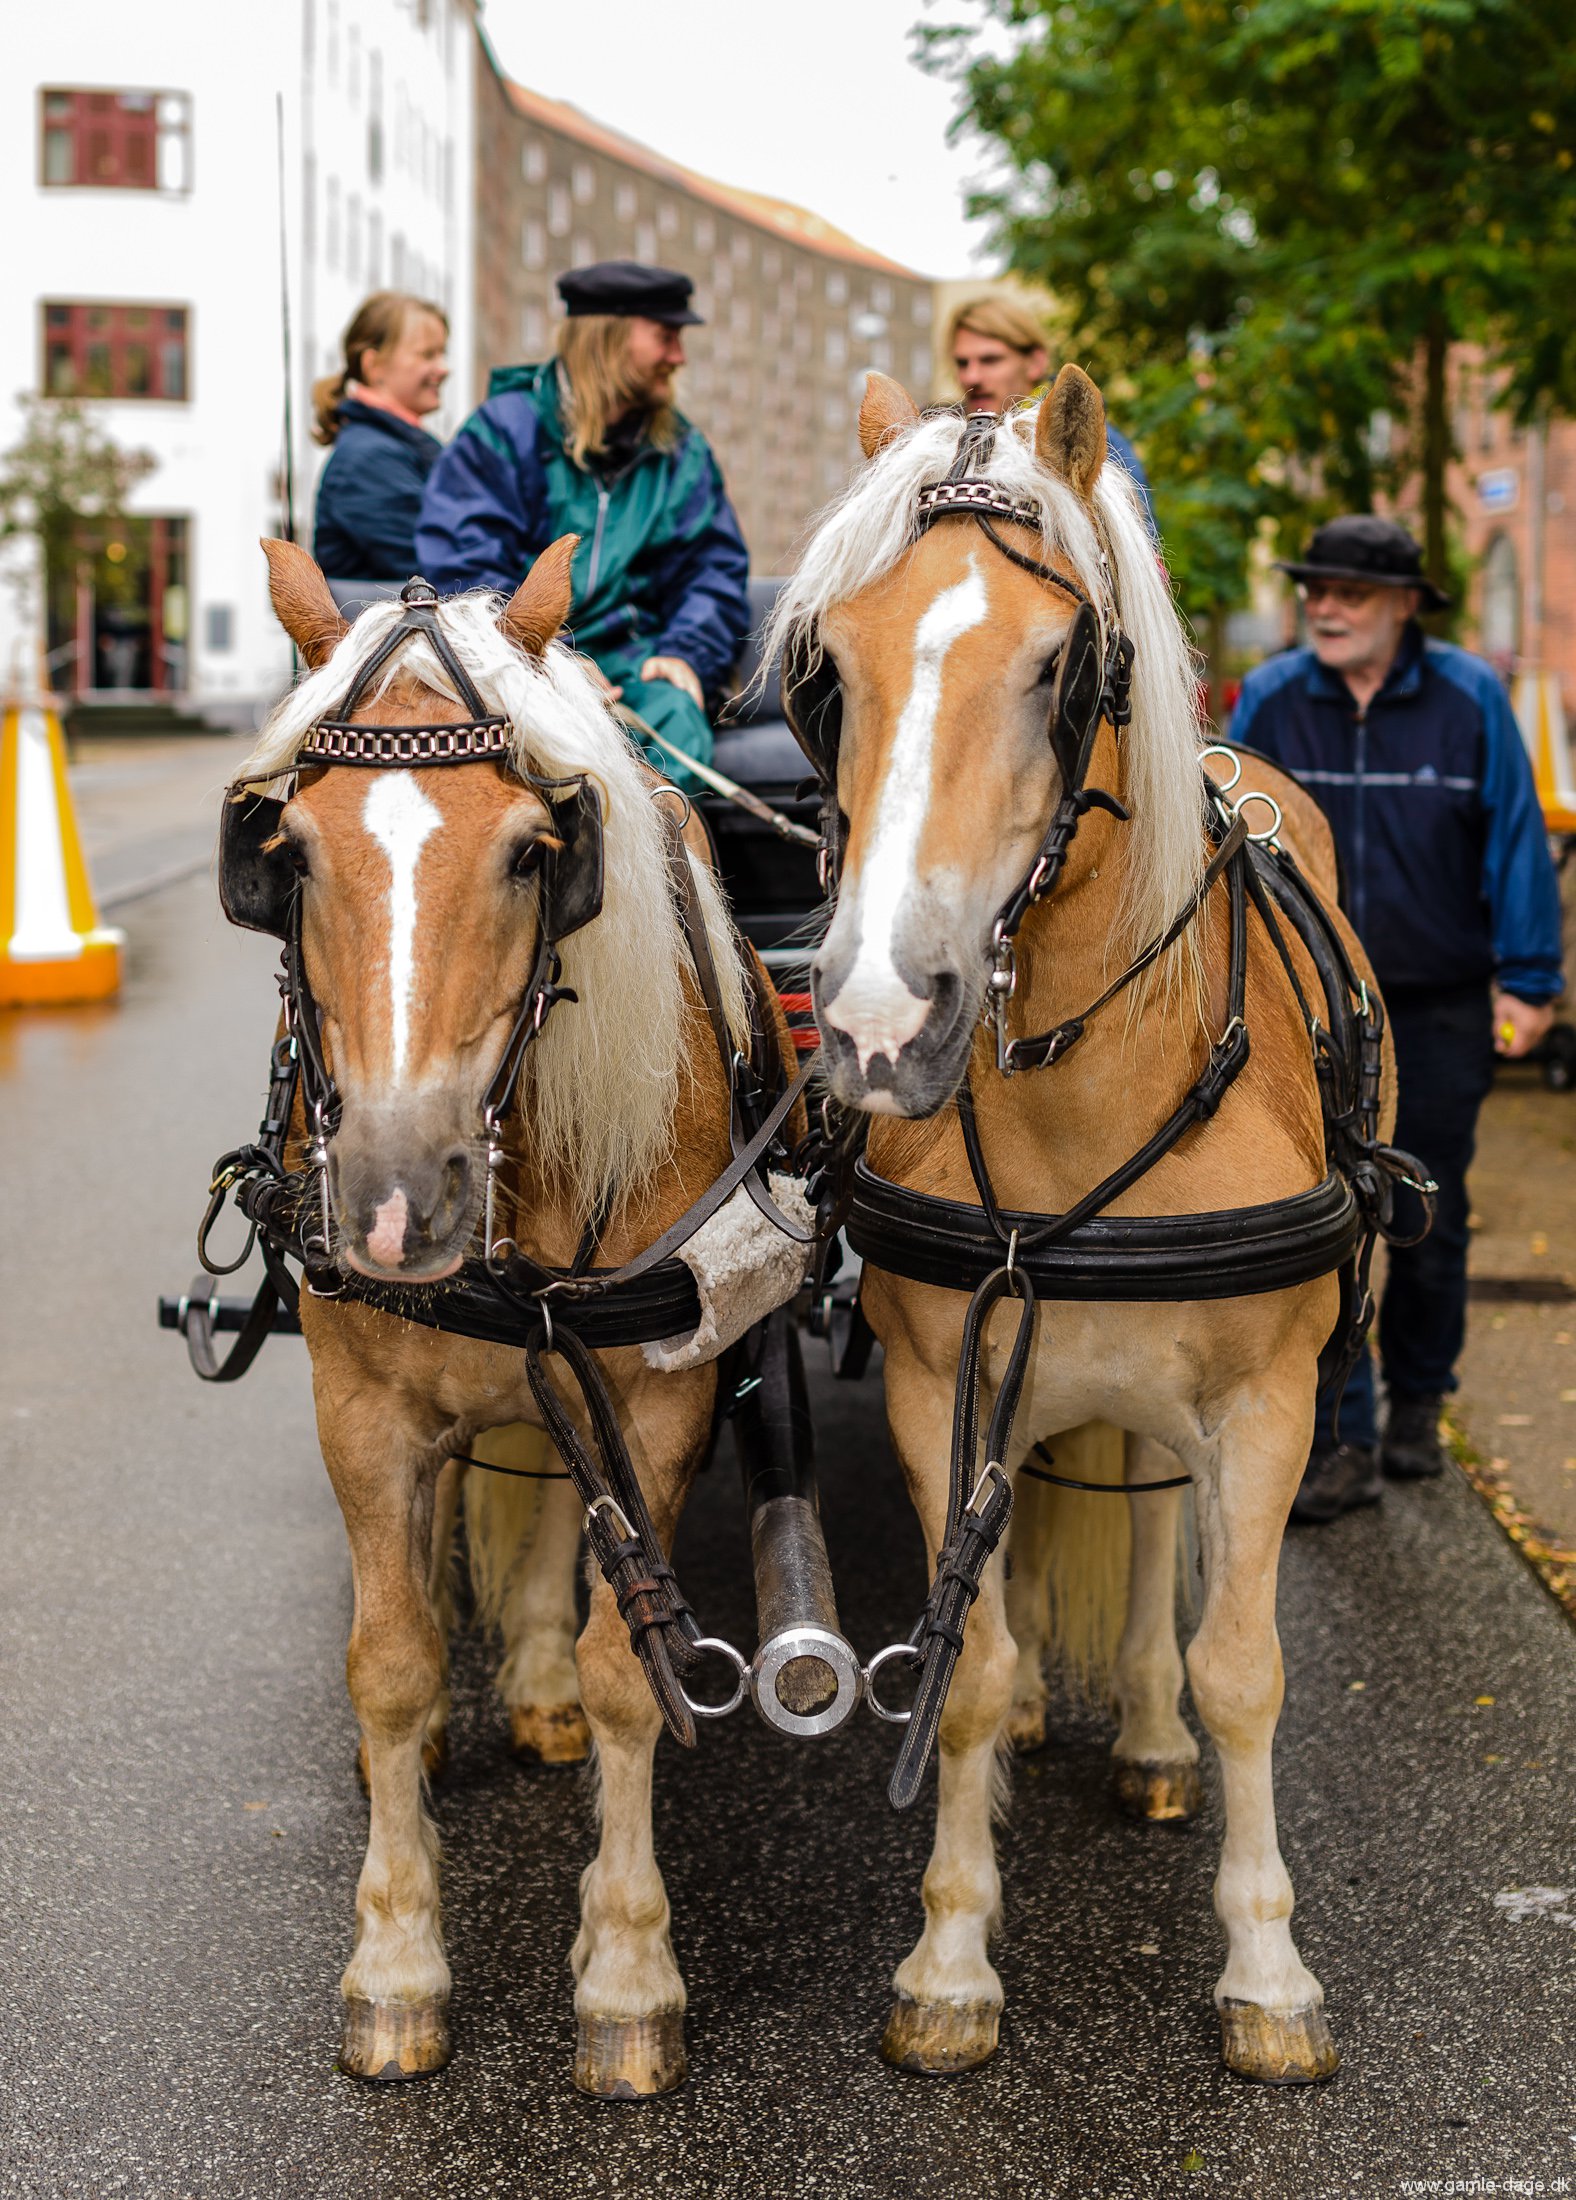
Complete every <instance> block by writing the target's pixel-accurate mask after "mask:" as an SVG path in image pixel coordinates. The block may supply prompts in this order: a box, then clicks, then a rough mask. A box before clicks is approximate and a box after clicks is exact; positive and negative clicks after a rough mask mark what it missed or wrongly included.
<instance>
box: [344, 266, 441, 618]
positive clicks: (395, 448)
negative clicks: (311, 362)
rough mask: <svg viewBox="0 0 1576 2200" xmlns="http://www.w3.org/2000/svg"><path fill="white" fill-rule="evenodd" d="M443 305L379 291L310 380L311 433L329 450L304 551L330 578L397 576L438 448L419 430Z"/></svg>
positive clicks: (436, 391)
mask: <svg viewBox="0 0 1576 2200" xmlns="http://www.w3.org/2000/svg"><path fill="white" fill-rule="evenodd" d="M448 340H449V324H448V320H447V318H446V316H445V315H444V312H443V309H442V308H441V307H440V306H435V305H432V304H430V303H429V302H428V301H427V300H426V299H425V298H412V297H410V296H408V295H407V294H406V293H405V292H404V291H398V290H379V291H374V293H373V295H372V296H371V297H370V298H368V299H366V300H365V301H364V302H363V303H362V304H361V305H360V306H359V307H358V308H357V309H356V313H355V317H354V319H353V320H352V321H351V323H350V326H349V327H348V328H347V329H346V331H345V339H344V363H343V365H342V366H341V368H340V371H339V372H338V373H337V374H326V375H324V376H323V378H322V380H321V381H319V382H315V383H314V384H313V386H312V404H313V409H314V411H315V412H316V415H317V420H316V425H315V426H314V428H313V431H312V433H313V437H314V439H315V440H316V441H317V442H319V443H323V444H327V445H330V446H332V455H331V456H330V458H329V461H328V464H327V465H326V466H325V467H324V469H323V474H322V479H321V480H320V481H319V482H318V485H317V526H316V530H315V533H314V537H313V543H312V554H313V556H314V557H315V558H316V559H317V562H318V564H319V565H320V566H321V567H322V568H323V571H324V572H325V573H327V574H328V575H329V576H330V578H331V579H337V580H371V581H407V580H409V579H410V577H411V575H412V573H414V572H415V570H416V547H415V536H416V521H417V518H418V516H419V515H420V512H421V498H422V491H423V489H424V488H425V487H426V482H427V476H428V475H429V474H430V473H431V471H432V469H433V466H434V464H435V463H436V461H437V457H438V453H439V452H440V451H441V450H442V448H443V446H442V444H441V443H439V441H438V439H437V437H436V436H435V435H429V433H428V432H427V430H426V429H425V428H424V427H423V426H422V424H421V423H422V420H423V418H424V417H425V416H426V415H428V414H430V413H434V412H436V411H437V409H438V406H439V404H440V403H441V401H442V395H443V385H444V382H445V380H446V379H447V376H448V372H449V363H448V359H447V357H446V356H445V354H446V351H447V346H448Z"/></svg>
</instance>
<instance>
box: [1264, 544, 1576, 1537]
mask: <svg viewBox="0 0 1576 2200" xmlns="http://www.w3.org/2000/svg"><path fill="white" fill-rule="evenodd" d="M1284 570H1285V571H1286V572H1288V573H1290V574H1291V576H1292V578H1293V579H1294V580H1295V581H1296V583H1297V591H1298V594H1299V596H1300V597H1301V598H1302V602H1303V607H1304V611H1305V615H1306V619H1307V629H1308V646H1307V647H1306V648H1304V649H1295V650H1288V651H1287V652H1286V653H1285V654H1284V655H1282V656H1279V657H1273V658H1271V659H1270V661H1269V662H1268V663H1267V664H1264V665H1260V666H1259V667H1258V669H1257V670H1256V671H1254V672H1252V673H1250V674H1249V675H1248V678H1247V679H1246V680H1245V681H1244V682H1243V687H1242V694H1241V698H1240V700H1239V702H1238V704H1237V708H1236V712H1235V714H1234V715H1233V718H1232V721H1231V738H1232V740H1233V741H1234V742H1239V743H1241V744H1242V745H1243V746H1245V747H1249V748H1255V749H1258V750H1260V751H1261V752H1262V753H1263V754H1264V755H1266V756H1268V757H1270V758H1271V759H1272V760H1273V761H1274V762H1275V763H1277V764H1279V765H1281V766H1283V767H1284V769H1286V770H1287V771H1289V772H1291V773H1292V774H1293V776H1294V777H1295V778H1296V779H1298V780H1299V781H1300V782H1301V784H1302V785H1303V786H1305V787H1306V788H1307V790H1308V792H1309V793H1310V794H1311V795H1312V796H1313V797H1314V798H1315V800H1316V801H1317V802H1318V803H1319V804H1320V806H1321V808H1322V809H1323V810H1324V813H1325V815H1326V817H1327V818H1328V819H1329V822H1330V827H1331V830H1332V831H1333V833H1334V835H1335V844H1336V848H1337V850H1338V851H1339V854H1340V859H1341V867H1342V874H1343V894H1342V899H1343V904H1344V907H1345V909H1346V913H1347V915H1348V917H1350V919H1351V921H1352V923H1353V925H1354V926H1355V927H1356V930H1357V932H1358V934H1359V936H1360V938H1361V939H1362V942H1363V945H1364V946H1365V947H1366V948H1367V950H1368V953H1369V955H1370V957H1371V958H1372V961H1373V965H1374V969H1375V971H1376V972H1377V974H1378V978H1379V983H1380V985H1381V987H1382V988H1383V991H1384V997H1385V1005H1386V1008H1387V1010H1388V1012H1389V1017H1390V1028H1391V1030H1392V1032H1393V1033H1394V1036H1395V1047H1396V1058H1397V1065H1398V1069H1399V1076H1400V1116H1399V1120H1398V1122H1397V1125H1396V1134H1395V1135H1396V1143H1397V1144H1398V1145H1400V1146H1402V1147H1404V1148H1405V1149H1406V1150H1407V1151H1408V1152H1409V1153H1415V1154H1416V1155H1418V1156H1419V1158H1420V1159H1421V1160H1422V1161H1423V1162H1424V1163H1425V1164H1426V1166H1427V1167H1428V1168H1429V1169H1430V1170H1431V1172H1432V1173H1433V1175H1434V1176H1435V1178H1436V1179H1437V1180H1438V1184H1439V1197H1438V1201H1437V1206H1436V1213H1435V1219H1434V1227H1433V1229H1432V1231H1431V1232H1430V1233H1429V1235H1428V1236H1427V1237H1426V1238H1424V1239H1423V1240H1422V1242H1421V1243H1420V1244H1418V1245H1416V1246H1413V1247H1410V1248H1406V1249H1403V1248H1399V1247H1398V1248H1397V1249H1396V1250H1394V1251H1393V1252H1392V1254H1391V1256H1390V1268H1389V1275H1388V1278H1387V1281H1386V1284H1385V1291H1384V1298H1383V1303H1382V1306H1381V1309H1380V1314H1379V1355H1380V1359H1381V1361H1382V1363H1383V1368H1384V1378H1385V1388H1386V1393H1387V1399H1388V1413H1387V1418H1386V1422H1385V1430H1384V1438H1383V1443H1382V1444H1381V1442H1380V1439H1379V1431H1378V1423H1377V1418H1376V1413H1375V1403H1374V1384H1373V1370H1372V1366H1371V1364H1370V1363H1369V1361H1368V1359H1367V1358H1366V1356H1365V1357H1364V1359H1363V1360H1362V1361H1361V1362H1360V1363H1359V1365H1358V1368H1357V1370H1356V1371H1355V1373H1354V1374H1353V1377H1352V1380H1351V1383H1350V1386H1349V1387H1348V1390H1347V1393H1346V1399H1345V1403H1344V1405H1343V1407H1342V1409H1341V1425H1340V1435H1341V1436H1342V1437H1343V1438H1344V1439H1345V1440H1344V1441H1342V1442H1337V1440H1336V1435H1337V1432H1336V1429H1335V1427H1334V1426H1333V1423H1332V1416H1331V1409H1330V1401H1329V1399H1327V1398H1326V1399H1322V1400H1321V1401H1320V1408H1319V1418H1318V1424H1317V1427H1316V1429H1315V1434H1314V1444H1313V1450H1312V1453H1311V1454H1310V1457H1309V1460H1308V1466H1307V1470H1306V1472H1305V1474H1304V1476H1303V1481H1302V1487H1301V1489H1300V1490H1299V1491H1298V1494H1297V1497H1296V1500H1295V1502H1294V1503H1293V1505H1292V1518H1293V1520H1300V1521H1307V1522H1322V1521H1326V1520H1333V1519H1335V1518H1336V1517H1337V1516H1338V1515H1339V1514H1341V1513H1343V1512H1347V1511H1349V1510H1351V1508H1352V1507H1354V1506H1357V1505H1370V1504H1373V1503H1374V1502H1375V1501H1376V1500H1377V1499H1378V1498H1379V1497H1380V1496H1381V1495H1382V1493H1383V1487H1384V1484H1383V1479H1382V1478H1383V1476H1384V1475H1389V1476H1390V1477H1391V1478H1392V1479H1395V1480H1400V1481H1414V1480H1419V1479H1422V1478H1423V1477H1426V1476H1429V1475H1436V1474H1438V1473H1439V1472H1440V1470H1441V1468H1442V1467H1443V1465H1444V1454H1443V1451H1442V1449H1441V1446H1440V1440H1439V1415H1440V1407H1441V1404H1442V1401H1443V1398H1444V1395H1445V1394H1446V1393H1447V1392H1448V1391H1452V1390H1454V1388H1455V1387H1456V1377H1455V1363H1456V1360H1457V1357H1458V1355H1459V1354H1460V1350H1461V1344H1462V1339H1463V1337H1464V1335H1465V1329H1466V1267H1467V1190H1466V1174H1467V1168H1468V1165H1469V1164H1470V1162H1471V1159H1472V1152H1473V1146H1474V1143H1475V1139H1476V1132H1477V1115H1478V1109H1479V1107H1480V1106H1481V1105H1482V1102H1483V1099H1484V1097H1485V1095H1486V1094H1487V1092H1488V1089H1489V1086H1490V1083H1491V1082H1492V1080H1493V1072H1494V1056H1495V1054H1496V1053H1498V1054H1501V1055H1506V1056H1509V1057H1511V1058H1514V1057H1515V1056H1517V1055H1521V1054H1525V1053H1526V1052H1527V1051H1528V1049H1529V1048H1531V1047H1533V1046H1536V1045H1537V1043H1538V1041H1539V1040H1540V1039H1541V1038H1542V1037H1543V1036H1544V1034H1545V1032H1547V1030H1548V1028H1549V1025H1550V1023H1551V1022H1552V1021H1553V1014H1554V1012H1553V1008H1552V1006H1551V1005H1550V1004H1551V1003H1552V1001H1553V1000H1554V998H1555V996H1556V995H1557V994H1558V993H1559V992H1560V991H1561V990H1562V987H1563V982H1564V981H1563V977H1562V973H1561V968H1560V909H1559V893H1558V888H1557V886H1556V882H1555V876H1554V866H1553V863H1552V861H1551V859H1550V856H1549V846H1548V838H1547V834H1546V832H1545V830H1544V825H1543V819H1542V815H1541V813H1540V811H1539V808H1538V800H1537V795H1536V792H1535V790H1534V787H1533V781H1532V770H1531V766H1530V764H1529V763H1528V760H1527V752H1526V749H1525V747H1524V745H1523V743H1522V739H1521V734H1520V731H1519V729H1518V728H1517V725H1516V721H1515V719H1514V717H1513V716H1512V715H1511V711H1510V705H1509V703H1508V701H1507V699H1506V696H1505V691H1504V688H1503V687H1502V686H1501V684H1500V682H1499V680H1498V678H1497V677H1496V675H1495V673H1494V671H1493V670H1492V668H1491V667H1490V666H1489V665H1487V664H1486V663H1485V662H1484V661H1483V659H1482V658H1481V657H1474V656H1472V655H1470V654H1469V653H1468V652H1467V651H1466V650H1464V649H1456V648H1454V647H1452V646H1451V645H1450V644H1449V643H1446V642H1436V641H1433V640H1431V639H1425V637H1424V635H1423V633H1422V630H1421V628H1420V627H1419V625H1418V623H1417V620H1418V613H1419V612H1420V611H1423V610H1441V609H1444V608H1445V607H1446V606H1447V605H1448V603H1449V601H1450V599H1449V598H1448V597H1447V596H1446V595H1445V594H1444V593H1443V591H1442V590H1441V589H1439V588H1437V587H1435V585H1434V584H1433V582H1432V581H1430V580H1428V579H1427V578H1426V577H1425V575H1424V573H1423V566H1422V557H1421V555H1420V553H1419V550H1418V547H1417V544H1416V543H1415V542H1414V541H1413V539H1412V537H1411V536H1410V535H1409V534H1408V533H1407V531H1406V529H1405V528H1404V527H1400V526H1397V524H1396V523H1395V522H1394V521H1393V520H1388V519H1381V518H1379V517H1378V516H1377V515H1376V514H1374V513H1370V512H1365V513H1357V514H1353V515H1352V516H1350V517H1348V518H1345V519H1337V520H1331V521H1330V523H1329V524H1328V526H1325V527H1321V528H1320V529H1319V530H1318V532H1317V533H1316V534H1315V535H1314V537H1313V540H1312V542H1311V543H1310V544H1309V546H1308V552H1307V555H1306V557H1305V558H1303V559H1302V560H1301V562H1299V563H1287V564H1286V565H1285V566H1284ZM1401 1196H1402V1198H1403V1199H1404V1200H1407V1201H1410V1200H1411V1199H1412V1195H1411V1194H1402V1195H1401ZM1400 1219H1401V1221H1402V1223H1403V1226H1405V1224H1406V1222H1407V1219H1408V1218H1407V1217H1406V1216H1405V1215H1403V1216H1402V1217H1401V1218H1400ZM1416 1219H1417V1221H1418V1222H1420V1221H1421V1216H1420V1215H1419V1216H1418V1217H1417V1218H1416Z"/></svg>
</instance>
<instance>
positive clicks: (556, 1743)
mask: <svg viewBox="0 0 1576 2200" xmlns="http://www.w3.org/2000/svg"><path fill="white" fill-rule="evenodd" d="M509 1741H510V1744H511V1746H512V1747H513V1750H514V1753H515V1755H516V1756H517V1757H534V1758H535V1759H536V1760H537V1761H538V1763H540V1764H544V1765H583V1764H584V1763H585V1761H586V1759H587V1758H588V1757H589V1756H590V1754H591V1729H590V1727H589V1726H587V1724H586V1715H585V1713H584V1712H583V1711H582V1710H581V1708H580V1706H579V1705H578V1704H577V1703H555V1704H534V1703H531V1704H511V1705H510V1707H509Z"/></svg>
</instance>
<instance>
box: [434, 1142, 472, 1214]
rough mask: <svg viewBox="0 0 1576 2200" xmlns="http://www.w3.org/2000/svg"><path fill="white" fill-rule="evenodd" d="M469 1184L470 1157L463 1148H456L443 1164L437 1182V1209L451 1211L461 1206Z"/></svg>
mask: <svg viewBox="0 0 1576 2200" xmlns="http://www.w3.org/2000/svg"><path fill="white" fill-rule="evenodd" d="M470 1182H471V1162H470V1155H469V1154H468V1153H467V1152H466V1150H465V1148H464V1147H463V1146H460V1147H456V1149H455V1151H454V1152H453V1153H451V1154H450V1156H449V1158H448V1160H447V1161H446V1162H445V1163H444V1164H443V1175H442V1177H441V1178H440V1180H439V1194H438V1205H439V1207H440V1208H446V1209H449V1210H450V1211H452V1210H453V1209H454V1208H456V1207H459V1206H461V1205H463V1203H464V1200H465V1196H466V1194H467V1192H468V1191H469V1190H470Z"/></svg>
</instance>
